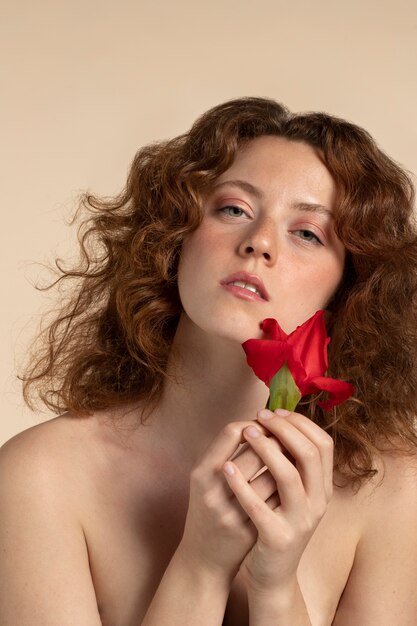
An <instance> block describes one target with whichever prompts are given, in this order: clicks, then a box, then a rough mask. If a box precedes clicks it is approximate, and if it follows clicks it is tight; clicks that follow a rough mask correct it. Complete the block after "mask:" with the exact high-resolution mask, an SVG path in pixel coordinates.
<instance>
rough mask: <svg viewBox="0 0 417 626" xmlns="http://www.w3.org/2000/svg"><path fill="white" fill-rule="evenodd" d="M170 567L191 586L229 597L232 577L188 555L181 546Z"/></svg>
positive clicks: (202, 560) (218, 568)
mask: <svg viewBox="0 0 417 626" xmlns="http://www.w3.org/2000/svg"><path fill="white" fill-rule="evenodd" d="M170 566H172V567H174V568H175V570H176V571H177V570H178V574H179V575H182V576H184V578H186V579H188V580H189V581H190V583H191V584H192V585H193V586H199V587H201V588H204V589H212V590H213V591H214V592H216V593H225V594H226V597H227V596H228V595H229V592H230V588H231V586H232V583H233V579H234V575H233V574H230V573H228V572H226V571H224V570H222V569H221V568H220V567H216V566H214V565H212V564H209V563H206V562H205V561H204V559H201V558H198V557H196V556H195V555H193V554H190V553H189V552H188V551H187V550H185V549H184V548H183V547H182V545H181V544H180V545H179V546H178V548H177V550H176V552H175V554H174V556H173V557H172V560H171V563H170Z"/></svg>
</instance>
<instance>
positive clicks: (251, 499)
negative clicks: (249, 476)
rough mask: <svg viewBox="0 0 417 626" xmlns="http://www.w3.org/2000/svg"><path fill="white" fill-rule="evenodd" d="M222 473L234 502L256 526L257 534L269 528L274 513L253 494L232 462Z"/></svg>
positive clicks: (229, 462) (227, 464)
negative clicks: (236, 502)
mask: <svg viewBox="0 0 417 626" xmlns="http://www.w3.org/2000/svg"><path fill="white" fill-rule="evenodd" d="M223 471H224V475H225V477H226V480H227V483H228V485H229V487H230V489H231V490H232V491H233V493H234V494H235V497H236V500H237V501H238V502H239V504H240V506H241V507H242V509H243V510H244V511H245V513H246V514H247V516H248V517H249V520H250V521H251V522H253V524H254V525H255V526H256V528H257V529H258V532H259V531H261V530H262V529H264V528H267V527H269V526H271V523H272V521H274V520H275V513H274V511H273V510H271V508H270V507H269V506H268V504H266V503H265V502H264V501H263V500H262V499H261V498H260V497H259V496H258V495H257V494H256V493H255V491H254V490H253V489H252V487H251V485H250V484H249V483H248V482H247V481H246V480H245V478H244V476H243V475H242V474H241V472H240V470H239V468H238V467H237V466H236V465H235V464H234V463H233V462H232V461H227V463H225V465H224V468H223Z"/></svg>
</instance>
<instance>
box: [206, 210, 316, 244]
mask: <svg viewBox="0 0 417 626" xmlns="http://www.w3.org/2000/svg"><path fill="white" fill-rule="evenodd" d="M230 209H237V210H238V211H241V213H242V214H243V215H247V213H245V211H244V210H243V209H242V208H241V207H240V206H236V205H234V204H229V205H227V206H224V207H222V208H221V209H218V212H219V213H223V214H226V215H228V217H242V215H230V214H227V213H225V211H227V210H230ZM291 232H292V233H293V234H296V233H304V235H305V234H306V233H308V235H309V236H310V237H311V238H310V239H307V238H306V239H304V237H300V239H301V240H302V241H306V242H307V243H312V244H314V245H320V246H322V245H323V242H322V241H321V239H320V238H319V237H318V236H317V235H316V233H313V231H312V230H309V229H308V228H299V229H297V230H293V231H291Z"/></svg>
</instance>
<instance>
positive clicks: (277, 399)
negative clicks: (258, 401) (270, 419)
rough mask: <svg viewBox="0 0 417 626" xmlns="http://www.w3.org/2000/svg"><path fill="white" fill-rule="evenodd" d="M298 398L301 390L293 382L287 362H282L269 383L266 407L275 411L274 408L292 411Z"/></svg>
mask: <svg viewBox="0 0 417 626" xmlns="http://www.w3.org/2000/svg"><path fill="white" fill-rule="evenodd" d="M300 399H301V392H300V390H299V389H298V387H297V385H296V384H295V381H294V378H293V377H292V374H291V372H290V369H289V367H288V365H287V363H284V365H283V366H282V367H281V369H280V370H278V372H277V373H276V374H275V376H274V377H273V378H272V379H271V382H270V384H269V399H268V404H267V408H268V409H269V410H270V411H275V409H287V410H288V411H294V409H295V407H296V406H297V404H298V403H299V401H300Z"/></svg>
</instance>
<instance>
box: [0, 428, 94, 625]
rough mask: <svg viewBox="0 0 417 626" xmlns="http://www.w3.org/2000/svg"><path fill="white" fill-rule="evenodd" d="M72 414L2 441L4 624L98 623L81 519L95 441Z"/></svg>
mask: <svg viewBox="0 0 417 626" xmlns="http://www.w3.org/2000/svg"><path fill="white" fill-rule="evenodd" d="M76 419H78V418H71V417H69V416H61V417H59V418H55V419H53V420H50V421H49V422H45V423H43V424H39V425H37V426H34V427H32V428H29V429H27V430H25V431H23V432H22V433H19V434H18V435H16V436H15V437H13V438H12V439H10V440H9V441H7V442H6V443H5V444H4V445H3V446H2V447H1V448H0V552H1V553H2V555H3V557H2V559H1V561H0V623H1V624H2V625H4V626H9V625H10V626H12V625H14V624H16V623H19V624H21V625H22V626H26V625H28V626H29V624H30V625H31V626H37V625H38V624H39V626H40V625H41V624H42V626H49V625H51V626H52V624H57V623H59V624H62V626H67V625H68V626H69V625H70V624H75V623H79V624H81V623H83V624H86V625H91V626H98V625H99V624H100V623H101V622H100V618H99V613H98V610H97V602H96V597H95V592H94V586H93V583H92V579H91V573H90V569H89V557H88V550H87V545H86V541H85V536H84V531H83V524H82V519H81V511H82V510H83V509H84V504H85V502H86V501H87V500H88V495H89V493H91V489H90V487H89V483H91V482H92V481H93V480H94V478H93V475H92V472H91V468H93V467H94V466H95V465H96V463H97V460H98V459H99V458H100V445H97V434H95V432H94V429H95V424H94V421H92V422H89V423H88V422H77V421H75V420H76ZM73 420H74V421H73ZM92 459H93V460H92ZM35 607H36V611H35Z"/></svg>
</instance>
